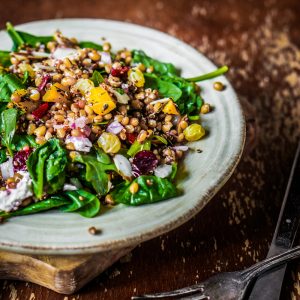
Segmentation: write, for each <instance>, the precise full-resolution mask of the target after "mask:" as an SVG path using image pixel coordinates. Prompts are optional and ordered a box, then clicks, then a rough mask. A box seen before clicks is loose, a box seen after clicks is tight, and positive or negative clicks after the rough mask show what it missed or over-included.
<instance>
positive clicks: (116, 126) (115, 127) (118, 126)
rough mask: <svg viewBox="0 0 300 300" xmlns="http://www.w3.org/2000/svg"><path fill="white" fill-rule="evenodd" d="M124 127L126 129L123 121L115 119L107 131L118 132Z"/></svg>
mask: <svg viewBox="0 0 300 300" xmlns="http://www.w3.org/2000/svg"><path fill="white" fill-rule="evenodd" d="M122 129H124V127H123V126H122V125H121V123H119V122H118V121H114V122H112V123H110V124H109V125H108V126H107V128H106V131H107V132H110V133H113V134H118V133H120V132H121V131H122Z"/></svg>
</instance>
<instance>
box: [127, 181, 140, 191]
mask: <svg viewBox="0 0 300 300" xmlns="http://www.w3.org/2000/svg"><path fill="white" fill-rule="evenodd" d="M138 190H139V185H138V183H137V182H133V183H132V184H131V185H130V187H129V191H130V193H131V194H135V193H137V192H138Z"/></svg>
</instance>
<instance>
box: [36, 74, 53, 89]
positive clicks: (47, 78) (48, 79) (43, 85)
mask: <svg viewBox="0 0 300 300" xmlns="http://www.w3.org/2000/svg"><path fill="white" fill-rule="evenodd" d="M50 79H51V76H50V75H49V74H45V75H44V76H43V78H42V82H41V83H40V85H39V86H38V90H39V91H42V90H43V89H44V88H45V86H46V84H47V83H48V82H49V81H50Z"/></svg>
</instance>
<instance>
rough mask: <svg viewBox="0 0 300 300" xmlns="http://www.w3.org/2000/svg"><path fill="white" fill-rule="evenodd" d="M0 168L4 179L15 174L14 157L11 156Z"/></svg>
mask: <svg viewBox="0 0 300 300" xmlns="http://www.w3.org/2000/svg"><path fill="white" fill-rule="evenodd" d="M0 170H1V174H2V177H3V179H5V180H6V179H7V178H9V177H13V176H14V166H13V158H12V157H9V158H8V160H7V161H6V162H4V163H2V164H1V165H0Z"/></svg>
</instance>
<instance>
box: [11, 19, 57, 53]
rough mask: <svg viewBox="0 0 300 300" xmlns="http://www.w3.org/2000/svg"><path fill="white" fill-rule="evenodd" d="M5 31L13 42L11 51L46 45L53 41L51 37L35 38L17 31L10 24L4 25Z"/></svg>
mask: <svg viewBox="0 0 300 300" xmlns="http://www.w3.org/2000/svg"><path fill="white" fill-rule="evenodd" d="M6 30H7V33H8V34H9V36H10V37H11V39H12V41H13V48H12V51H17V50H18V49H19V48H20V47H22V46H24V45H28V46H31V47H36V46H37V45H39V44H43V45H46V44H47V43H48V42H50V41H53V36H36V35H32V34H29V33H27V32H23V31H17V30H15V28H14V27H13V25H12V24H11V23H7V24H6Z"/></svg>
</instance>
